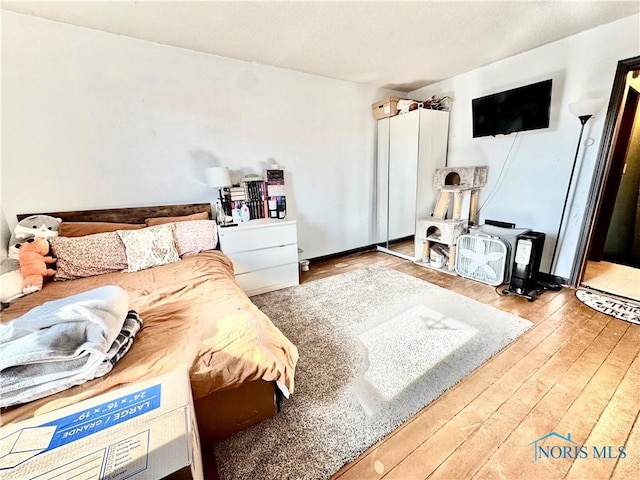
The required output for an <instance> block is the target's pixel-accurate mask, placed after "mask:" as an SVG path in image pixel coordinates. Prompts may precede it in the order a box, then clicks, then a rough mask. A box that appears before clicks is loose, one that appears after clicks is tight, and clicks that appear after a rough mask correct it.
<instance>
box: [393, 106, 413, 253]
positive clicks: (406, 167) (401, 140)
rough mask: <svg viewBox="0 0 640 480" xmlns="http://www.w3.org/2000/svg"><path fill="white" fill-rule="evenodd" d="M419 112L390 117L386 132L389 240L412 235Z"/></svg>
mask: <svg viewBox="0 0 640 480" xmlns="http://www.w3.org/2000/svg"><path fill="white" fill-rule="evenodd" d="M419 112H420V110H414V111H412V112H409V113H405V114H403V115H397V116H395V117H392V118H391V125H390V129H389V130H390V131H389V184H388V188H389V204H388V208H389V240H395V239H397V238H402V237H407V236H409V235H413V234H414V233H415V227H416V225H415V223H416V177H417V171H418V129H419V126H420V123H419Z"/></svg>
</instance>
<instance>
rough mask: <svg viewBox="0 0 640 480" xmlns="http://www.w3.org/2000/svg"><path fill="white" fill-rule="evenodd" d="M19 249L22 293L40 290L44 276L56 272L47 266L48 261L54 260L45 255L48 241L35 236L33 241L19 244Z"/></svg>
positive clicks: (47, 249)
mask: <svg viewBox="0 0 640 480" xmlns="http://www.w3.org/2000/svg"><path fill="white" fill-rule="evenodd" d="M19 249H20V273H21V274H22V278H23V279H22V293H24V294H25V295H28V294H29V293H33V292H37V291H38V290H42V285H43V283H44V277H49V276H51V275H54V274H55V273H56V271H55V270H53V269H51V268H47V264H48V263H54V262H55V261H56V260H55V258H53V257H47V256H46V255H47V253H49V242H48V241H47V240H46V239H45V238H43V237H36V238H34V239H33V241H28V242H27V243H23V244H21V245H20V247H19Z"/></svg>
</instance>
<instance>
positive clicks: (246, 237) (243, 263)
mask: <svg viewBox="0 0 640 480" xmlns="http://www.w3.org/2000/svg"><path fill="white" fill-rule="evenodd" d="M218 237H219V238H220V249H221V250H222V251H223V252H224V253H225V254H226V255H227V256H228V257H229V258H230V259H231V260H232V261H233V268H234V271H235V275H236V280H237V281H238V283H239V284H240V286H241V287H242V289H243V290H244V291H245V293H246V294H247V295H249V296H251V295H257V294H259V293H265V292H271V291H273V290H278V289H280V288H285V287H291V286H293V285H298V283H299V278H298V234H297V228H296V222H295V220H271V219H263V220H251V221H250V222H246V223H241V224H239V225H238V226H237V227H223V228H219V229H218Z"/></svg>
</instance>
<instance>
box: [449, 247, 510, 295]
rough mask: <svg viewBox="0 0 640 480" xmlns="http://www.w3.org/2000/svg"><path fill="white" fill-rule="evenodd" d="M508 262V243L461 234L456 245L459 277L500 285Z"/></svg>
mask: <svg viewBox="0 0 640 480" xmlns="http://www.w3.org/2000/svg"><path fill="white" fill-rule="evenodd" d="M508 262H509V244H508V243H507V242H505V241H504V240H501V239H499V238H494V237H488V236H483V235H461V236H460V237H459V238H458V242H457V245H456V272H457V273H458V275H460V276H461V277H465V278H470V279H472V280H477V281H479V282H482V283H486V284H489V285H500V284H502V283H503V282H504V274H505V270H506V267H507V264H508Z"/></svg>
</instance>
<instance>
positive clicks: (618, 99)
mask: <svg viewBox="0 0 640 480" xmlns="http://www.w3.org/2000/svg"><path fill="white" fill-rule="evenodd" d="M639 105H640V57H636V58H633V59H629V60H624V61H621V62H619V64H618V71H617V72H616V77H615V80H614V86H613V91H612V95H611V100H610V103H609V110H608V113H607V120H606V124H605V131H604V135H603V143H602V147H601V150H600V152H599V161H598V165H599V167H598V171H597V172H596V176H595V177H594V184H593V188H592V192H591V197H590V199H589V204H588V205H589V206H591V208H590V209H589V208H588V209H587V216H588V219H587V220H588V221H585V226H584V227H585V228H584V229H583V234H585V235H584V236H583V238H586V240H585V241H583V242H582V244H581V245H580V246H579V247H582V254H581V255H578V256H577V257H576V258H582V261H581V262H580V263H579V264H578V265H574V267H575V268H574V269H573V270H574V271H573V272H572V280H573V277H574V276H575V280H576V281H575V283H574V284H575V285H583V286H587V287H590V288H593V289H596V290H600V291H603V292H606V293H611V294H614V295H618V296H621V297H626V298H631V299H634V300H639V301H640V108H639ZM589 214H591V215H590V216H589ZM578 253H580V249H579V252H578Z"/></svg>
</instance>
